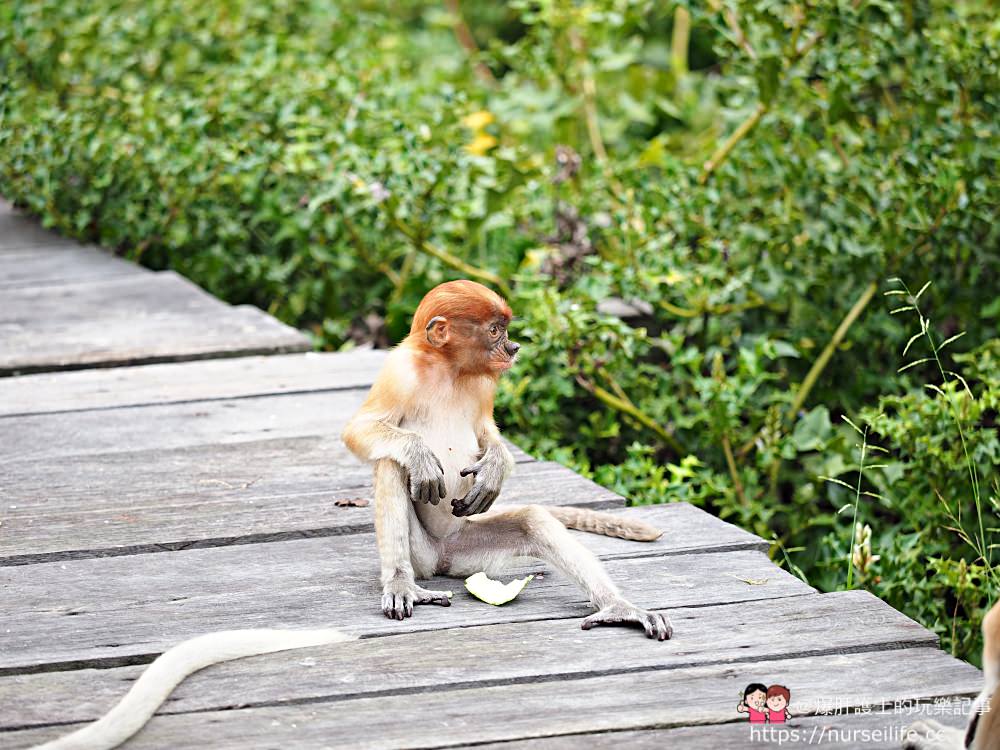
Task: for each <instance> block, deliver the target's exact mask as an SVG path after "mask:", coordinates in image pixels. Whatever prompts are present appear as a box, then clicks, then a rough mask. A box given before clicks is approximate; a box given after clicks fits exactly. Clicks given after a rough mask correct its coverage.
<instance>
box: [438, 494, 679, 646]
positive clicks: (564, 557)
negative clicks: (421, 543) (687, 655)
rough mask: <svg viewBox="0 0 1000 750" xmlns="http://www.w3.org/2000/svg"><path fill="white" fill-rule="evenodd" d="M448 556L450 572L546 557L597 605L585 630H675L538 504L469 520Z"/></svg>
mask: <svg viewBox="0 0 1000 750" xmlns="http://www.w3.org/2000/svg"><path fill="white" fill-rule="evenodd" d="M445 556H446V558H447V559H448V560H449V564H448V574H449V575H468V574H471V573H475V572H478V571H480V570H488V569H490V568H496V567H498V566H499V565H501V564H502V563H503V562H504V561H509V560H510V559H511V558H512V557H537V558H541V559H542V560H544V561H545V562H547V563H551V564H552V565H554V566H555V567H557V568H558V569H559V570H561V571H562V572H563V573H565V574H566V575H567V576H569V577H570V578H572V579H573V580H574V581H575V582H576V583H577V584H578V585H579V586H580V588H582V589H583V590H584V591H586V592H587V595H588V596H589V597H590V601H591V603H592V604H593V605H594V607H596V608H597V610H598V611H597V612H595V613H594V614H592V615H591V616H590V617H587V618H586V619H585V620H584V621H583V625H582V627H583V629H584V630H590V628H592V627H594V626H596V625H603V624H616V623H633V624H636V625H640V626H641V627H642V628H643V630H645V631H646V635H648V636H649V637H650V638H657V639H659V640H661V641H664V640H666V639H668V638H670V636H671V635H672V633H673V628H672V627H671V625H670V621H669V620H668V619H667V618H666V617H665V616H663V615H662V614H660V613H658V612H651V611H649V610H646V609H641V608H639V607H636V606H635V605H634V604H632V603H631V602H629V601H628V600H627V599H625V597H623V596H622V595H621V593H620V592H619V591H618V587H617V586H615V584H614V583H613V582H612V581H611V579H610V578H609V577H608V574H607V573H606V572H605V571H604V567H603V566H602V565H601V563H600V561H599V560H598V559H597V558H596V557H594V555H593V553H591V552H590V550H588V549H587V548H586V547H584V546H583V545H582V544H580V543H579V542H578V541H577V540H576V539H574V538H573V535H572V534H570V533H569V532H568V531H567V530H566V527H565V526H563V525H562V524H561V523H560V522H559V521H557V520H556V519H555V518H554V517H553V516H552V515H551V514H550V513H549V512H548V511H546V510H545V509H544V508H541V507H539V506H536V505H525V506H521V507H518V508H510V509H506V510H503V511H500V512H497V513H490V514H489V515H486V516H477V517H474V518H470V519H469V521H468V523H467V524H466V525H465V527H464V528H463V529H462V531H461V532H460V533H459V536H458V538H457V539H456V540H455V541H453V542H451V543H450V544H449V546H448V548H447V549H446V550H445Z"/></svg>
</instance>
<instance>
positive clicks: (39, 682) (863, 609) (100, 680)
mask: <svg viewBox="0 0 1000 750" xmlns="http://www.w3.org/2000/svg"><path fill="white" fill-rule="evenodd" d="M668 613H669V615H670V617H671V619H672V621H673V624H674V626H675V628H676V629H677V632H676V636H675V638H674V640H673V641H671V642H669V643H656V642H652V641H645V640H642V639H641V638H640V637H639V633H638V631H630V630H624V629H622V628H596V629H594V630H592V631H589V632H587V633H582V632H581V631H580V628H579V624H578V623H577V622H576V621H575V620H554V621H553V620H547V621H540V622H527V623H516V624H514V623H505V624H501V625H484V626H479V627H471V628H450V629H447V630H438V631H432V632H425V633H409V634H404V635H397V636H389V637H386V638H368V639H363V640H360V641H355V642H352V643H349V644H337V645H334V646H323V647H319V648H310V649H303V650H301V651H297V652H295V653H294V654H272V655H268V656H263V657H259V658H254V659H242V660H240V661H238V662H233V663H229V664H225V665H220V666H219V667H217V668H214V669H211V670H207V671H206V672H203V673H201V674H200V675H198V676H196V677H193V678H191V679H190V680H188V681H187V682H185V683H184V684H183V685H182V686H181V687H180V688H179V689H178V690H177V691H176V692H175V693H174V695H173V696H172V699H171V701H170V704H169V705H168V706H165V707H164V710H163V711H162V712H161V713H186V712H191V711H205V710H216V709H221V708H229V707H233V706H255V705H276V704H282V703H293V702H297V703H302V702H305V701H316V700H329V699H332V698H338V699H343V698H348V697H360V696H364V695H372V694H384V693H386V692H394V691H413V692H416V691H426V690H428V689H456V688H460V687H461V688H465V687H471V686H475V685H478V686H485V685H500V684H509V683H513V682H524V681H526V680H533V681H538V680H540V679H554V678H556V677H566V678H570V677H572V678H581V677H590V676H596V675H602V674H608V675H610V674H619V673H625V672H635V671H645V670H651V669H677V668H686V667H691V666H696V665H700V664H739V663H741V662H751V661H760V660H764V659H781V658H792V657H805V656H821V655H825V654H836V653H848V652H856V651H877V650H885V649H889V648H893V649H895V648H908V647H915V646H926V647H932V646H934V645H935V644H936V643H937V638H936V637H935V636H934V634H933V633H931V632H929V631H928V630H926V629H924V628H922V627H921V626H920V625H917V623H915V622H913V621H912V620H910V619H909V618H908V617H906V616H904V615H902V614H900V613H899V612H896V611H895V610H893V609H892V608H891V607H889V606H888V605H887V604H885V603H884V602H882V601H880V600H879V599H877V598H876V597H874V596H872V595H871V594H869V593H867V592H863V591H850V592H840V593H836V594H807V595H804V596H793V597H788V598H785V599H771V600H767V601H755V602H743V603H740V604H726V605H721V606H710V607H691V608H686V609H677V610H673V611H670V610H668ZM419 614H420V613H418V616H419ZM859 622H866V623H868V624H869V626H868V627H866V628H864V629H862V628H859V627H858V623H859ZM473 655H474V666H470V663H469V660H470V657H472V656H473ZM304 667H307V668H304ZM143 669H144V667H143V666H138V665H136V666H128V667H118V668H113V669H100V670H98V669H82V670H72V671H65V672H45V673H41V674H22V675H10V676H7V677H2V678H0V705H2V706H4V712H3V715H2V716H0V730H2V729H5V728H12V727H28V726H34V725H44V724H48V723H52V722H53V720H54V719H55V718H56V717H58V720H59V721H62V722H69V721H87V720H91V719H94V718H96V717H98V716H100V715H101V714H103V713H104V712H105V711H106V710H107V709H108V708H110V706H111V705H113V704H114V702H115V701H116V700H117V699H118V698H120V697H121V695H122V694H123V692H124V690H123V685H126V684H128V683H129V682H130V681H131V680H134V679H135V678H136V676H138V674H140V673H141V671H142V670H143ZM734 669H737V670H738V669H739V668H738V667H734Z"/></svg>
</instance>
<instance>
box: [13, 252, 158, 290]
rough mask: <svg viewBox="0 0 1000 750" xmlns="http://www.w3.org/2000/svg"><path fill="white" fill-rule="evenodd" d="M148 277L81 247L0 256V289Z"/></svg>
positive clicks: (136, 268) (123, 262) (142, 271)
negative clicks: (126, 277)
mask: <svg viewBox="0 0 1000 750" xmlns="http://www.w3.org/2000/svg"><path fill="white" fill-rule="evenodd" d="M149 274H150V272H149V271H147V270H145V269H143V268H140V267H139V266H137V265H135V264H134V263H129V262H128V261H126V260H122V259H121V258H116V257H115V256H113V255H112V254H111V253H107V252H104V251H102V250H98V249H97V248H95V247H87V246H84V245H78V246H76V247H58V248H44V249H35V250H10V251H8V252H4V253H0V290H8V289H18V288H20V289H24V288H27V287H40V286H50V285H53V284H76V283H80V282H84V281H99V280H103V279H110V278H117V277H122V276H147V275H149Z"/></svg>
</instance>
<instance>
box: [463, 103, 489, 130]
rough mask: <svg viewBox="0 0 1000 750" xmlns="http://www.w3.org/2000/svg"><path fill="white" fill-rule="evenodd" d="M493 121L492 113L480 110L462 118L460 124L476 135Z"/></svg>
mask: <svg viewBox="0 0 1000 750" xmlns="http://www.w3.org/2000/svg"><path fill="white" fill-rule="evenodd" d="M495 119H496V118H494V117H493V113H492V112H489V111H487V110H485V109H481V110H479V111H478V112H473V113H472V114H471V115H466V116H465V117H463V118H462V124H463V125H465V127H467V128H468V129H469V130H475V131H476V132H477V133H478V132H479V131H481V130H482V129H483V128H485V127H486V126H487V125H491V124H492V123H493V122H494V120H495Z"/></svg>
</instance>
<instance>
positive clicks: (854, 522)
mask: <svg viewBox="0 0 1000 750" xmlns="http://www.w3.org/2000/svg"><path fill="white" fill-rule="evenodd" d="M867 449H868V425H865V431H864V432H863V433H862V434H861V462H860V463H859V464H858V486H857V488H856V489H855V490H854V517H853V518H852V519H851V549H850V551H849V552H848V553H847V588H848V589H851V588H853V581H854V547H855V545H856V543H857V534H856V533H855V529H856V528H857V526H858V506H859V505H860V504H861V478H862V477H863V476H864V471H865V453H866V451H867Z"/></svg>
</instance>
